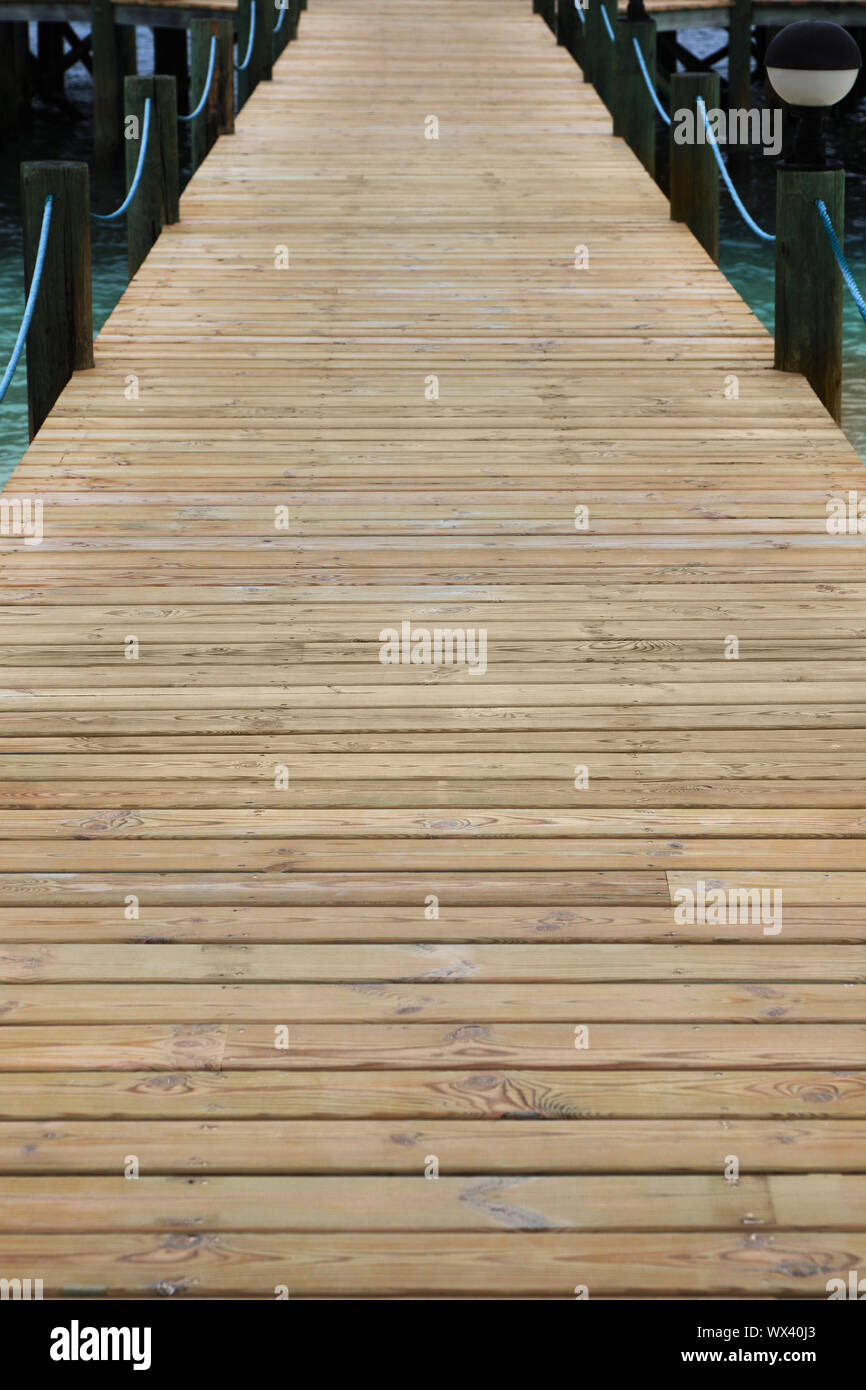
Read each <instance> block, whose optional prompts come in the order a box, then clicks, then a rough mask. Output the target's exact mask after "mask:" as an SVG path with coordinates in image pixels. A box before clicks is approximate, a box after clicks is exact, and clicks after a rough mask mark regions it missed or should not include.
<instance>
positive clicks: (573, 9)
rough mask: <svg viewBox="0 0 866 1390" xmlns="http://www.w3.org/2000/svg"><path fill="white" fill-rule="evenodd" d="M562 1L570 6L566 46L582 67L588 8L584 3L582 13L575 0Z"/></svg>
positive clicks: (581, 8)
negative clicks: (578, 9)
mask: <svg viewBox="0 0 866 1390" xmlns="http://www.w3.org/2000/svg"><path fill="white" fill-rule="evenodd" d="M561 3H563V4H565V5H566V6H567V7H568V13H569V16H570V19H569V27H568V29H567V38H566V41H565V43H566V47H567V49H568V51H569V53H570V54H571V56H572V58H573V59H574V60H575V62H576V63H579V64H580V66H581V68H582V67H583V61H584V55H583V35H584V29H585V25H586V9H585V7H584V5H583V4H582V5H581V7H580V14H578V12H577V6H576V5H575V4H574V0H561Z"/></svg>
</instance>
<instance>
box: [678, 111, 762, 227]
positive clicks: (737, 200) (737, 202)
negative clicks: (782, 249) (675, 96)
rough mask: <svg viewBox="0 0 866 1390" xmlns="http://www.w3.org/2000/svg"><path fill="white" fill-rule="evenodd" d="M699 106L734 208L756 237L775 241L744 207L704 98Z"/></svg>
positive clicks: (709, 142)
mask: <svg viewBox="0 0 866 1390" xmlns="http://www.w3.org/2000/svg"><path fill="white" fill-rule="evenodd" d="M697 106H698V112H699V114H700V116H701V118H702V119H703V122H704V130H705V131H706V133H707V144H708V145H709V147H710V149H711V150H712V152H713V156H714V158H715V161H716V163H717V164H718V166H719V173H720V174H721V176H722V181H723V183H724V185H725V187H726V188H727V190H728V192H729V193H730V195H731V198H732V199H733V202H734V207H735V208H736V209H737V212H738V213H739V214H740V216H741V217H742V219H743V221H744V222H745V224H746V226H747V227H749V228H750V229H751V230H752V231H753V232H754V233H755V236H758V237H760V238H761V240H762V241H775V240H776V238H775V236H774V235H773V233H772V232H765V231H764V229H763V227H759V226H758V224H757V222H756V221H755V219H754V218H753V217H752V216H751V214H750V213H749V212H747V210H746V208H745V207H744V205H743V200H742V198H741V197H740V195H739V193H738V192H737V190H736V188H734V185H733V184H732V182H731V176H730V174H729V173H728V171H727V169H726V168H725V161H724V160H723V159H722V156H721V155H720V153H719V142H718V140H717V139H716V137H715V135H714V134H713V131H712V128H711V126H710V123H709V120H708V119H707V108H706V106H705V105H704V99H703V97H698V98H697Z"/></svg>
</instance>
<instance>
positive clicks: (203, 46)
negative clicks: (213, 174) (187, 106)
mask: <svg viewBox="0 0 866 1390" xmlns="http://www.w3.org/2000/svg"><path fill="white" fill-rule="evenodd" d="M212 38H215V39H216V41H217V47H216V61H215V63H214V73H213V80H212V81H211V84H210V87H209V89H208V95H207V101H206V102H205V106H204V110H203V111H202V113H201V115H200V116H196V118H195V120H194V121H192V122H191V123H190V148H191V158H192V168H193V171H195V170H196V169H197V168H198V166H199V165H200V164H201V162H202V160H203V159H204V157H205V155H206V154H207V152H208V150H209V149H211V147H212V146H213V144H214V143H215V141H216V139H217V136H219V135H227V134H230V133H231V132H232V131H233V130H234V83H233V81H232V77H233V72H232V61H233V54H234V49H233V44H232V31H231V24H230V23H226V22H225V21H223V20H216V19H194V20H193V21H192V24H191V25H190V67H191V73H192V100H193V101H194V102H195V104H196V105H198V103H199V101H200V100H201V95H202V92H203V91H204V85H205V82H206V80H207V73H208V64H209V62H210V48H211V39H212Z"/></svg>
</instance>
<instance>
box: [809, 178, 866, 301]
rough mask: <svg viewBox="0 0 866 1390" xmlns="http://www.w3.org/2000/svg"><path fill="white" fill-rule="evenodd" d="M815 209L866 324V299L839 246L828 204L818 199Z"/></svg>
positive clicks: (843, 277) (849, 291)
mask: <svg viewBox="0 0 866 1390" xmlns="http://www.w3.org/2000/svg"><path fill="white" fill-rule="evenodd" d="M815 207H816V208H817V209H818V216H819V217H820V219H821V221H822V222H823V223H824V230H825V232H826V233H827V239H828V241H829V242H830V246H831V248H832V251H833V255H834V256H835V257H836V264H837V265H838V267H839V269H840V270H841V272H842V279H843V280H844V281H845V285H846V287H847V289H848V293H849V294H850V296H851V298H852V299H853V300H854V303H855V304H856V305H857V309H858V312H859V314H860V317H861V319H863V321H864V322H866V299H864V298H863V296H862V294H861V293H860V291H859V289H858V288H857V281H856V280H855V279H854V276H853V275H852V274H851V267H850V266H849V265H848V262H847V261H846V259H845V253H844V252H843V250H842V247H841V246H840V245H839V238H838V237H837V235H836V229H835V227H834V226H833V223H832V222H831V221H830V214H829V212H828V211H827V204H826V203H825V202H824V199H823V198H816V199H815Z"/></svg>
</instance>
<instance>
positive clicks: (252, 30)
mask: <svg viewBox="0 0 866 1390" xmlns="http://www.w3.org/2000/svg"><path fill="white" fill-rule="evenodd" d="M255 37H256V0H250V37H249V42H248V43H247V55H246V57H245V58H244V61H243V62H242V63H235V69H236V71H237V72H244V71H246V69H247V68H248V67H249V65H250V59H251V58H252V56H253V42H254V40H255Z"/></svg>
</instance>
